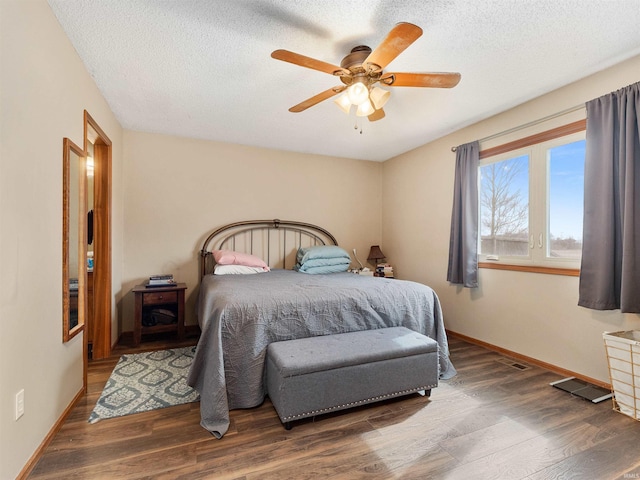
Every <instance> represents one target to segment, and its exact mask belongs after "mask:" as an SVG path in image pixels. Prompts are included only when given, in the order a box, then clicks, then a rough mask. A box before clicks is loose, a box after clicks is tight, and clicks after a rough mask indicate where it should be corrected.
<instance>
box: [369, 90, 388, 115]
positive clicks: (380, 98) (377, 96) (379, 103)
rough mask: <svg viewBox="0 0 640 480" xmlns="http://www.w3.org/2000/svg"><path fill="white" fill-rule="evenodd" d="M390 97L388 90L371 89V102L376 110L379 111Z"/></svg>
mask: <svg viewBox="0 0 640 480" xmlns="http://www.w3.org/2000/svg"><path fill="white" fill-rule="evenodd" d="M390 96H391V92H390V91H389V90H383V89H382V88H380V87H373V89H372V90H371V101H372V102H373V105H374V106H375V107H376V110H380V109H381V108H382V107H384V104H385V103H387V100H389V97H390Z"/></svg>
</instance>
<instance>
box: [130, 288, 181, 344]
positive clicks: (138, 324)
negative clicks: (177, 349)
mask: <svg viewBox="0 0 640 480" xmlns="http://www.w3.org/2000/svg"><path fill="white" fill-rule="evenodd" d="M186 289H187V285H186V284H184V283H174V284H170V285H166V286H165V285H163V286H155V287H153V288H149V287H148V285H137V286H136V287H135V288H134V289H133V294H134V295H135V305H136V307H135V317H134V319H133V322H134V325H133V343H134V345H136V346H137V345H139V344H140V340H141V338H142V335H146V334H149V333H160V332H177V334H178V339H180V340H182V339H183V338H184V292H185V290H186Z"/></svg>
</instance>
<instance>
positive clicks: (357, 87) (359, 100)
mask: <svg viewBox="0 0 640 480" xmlns="http://www.w3.org/2000/svg"><path fill="white" fill-rule="evenodd" d="M347 96H348V97H349V101H350V102H351V103H352V104H354V105H362V104H363V103H364V102H366V101H367V100H369V89H368V88H367V86H366V85H365V84H364V83H363V82H362V81H358V80H356V82H355V83H353V84H351V85H350V86H349V88H347Z"/></svg>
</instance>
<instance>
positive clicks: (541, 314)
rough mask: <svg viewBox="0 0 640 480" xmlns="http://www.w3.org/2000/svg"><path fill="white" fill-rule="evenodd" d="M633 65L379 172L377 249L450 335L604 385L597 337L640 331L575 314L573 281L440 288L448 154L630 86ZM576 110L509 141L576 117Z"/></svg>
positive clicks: (623, 321) (605, 315)
mask: <svg viewBox="0 0 640 480" xmlns="http://www.w3.org/2000/svg"><path fill="white" fill-rule="evenodd" d="M639 71H640V57H635V58H633V59H631V60H629V61H627V62H624V63H622V64H620V65H617V66H615V67H613V68H610V69H608V70H605V71H602V72H600V73H598V74H596V75H593V76H591V77H589V78H586V79H584V80H582V81H579V82H577V83H575V84H572V85H568V86H566V87H564V88H561V89H559V90H556V91H554V92H552V93H550V94H548V95H545V96H543V97H540V98H538V99H535V100H533V101H531V102H528V103H526V104H524V105H522V106H519V107H517V108H514V109H513V110H510V111H508V112H505V113H503V114H501V115H498V116H495V117H493V118H490V119H487V120H485V121H482V122H479V123H477V124H474V125H472V126H470V127H467V128H465V129H462V130H460V131H458V132H455V133H454V134H451V135H449V136H447V137H445V138H442V139H439V140H437V141H434V142H432V143H429V144H427V145H424V146H422V147H420V148H417V149H415V150H413V151H411V152H408V153H406V154H404V155H401V156H399V157H397V158H395V159H392V160H389V161H387V162H385V163H384V164H383V178H384V182H385V189H384V192H383V217H382V219H383V223H382V225H383V226H384V228H383V248H384V252H385V253H386V254H387V255H389V260H390V261H391V262H392V263H394V264H395V268H396V270H397V274H398V275H399V276H400V277H402V278H407V279H412V280H417V281H420V282H424V283H426V284H428V285H431V286H432V287H433V288H434V289H435V290H436V292H437V293H438V295H439V297H440V300H441V302H442V306H443V311H444V315H445V323H446V326H447V328H448V329H450V330H452V331H455V332H458V333H461V334H464V335H468V336H470V337H473V338H476V339H479V340H482V341H484V342H488V343H490V344H493V345H497V346H499V347H502V348H505V349H508V350H511V351H514V352H517V353H520V354H522V355H527V356H529V357H533V358H535V359H538V360H541V361H543V362H547V363H550V364H553V365H557V366H559V367H562V368H565V369H568V370H571V371H574V372H577V373H580V374H582V375H586V376H588V377H591V378H595V379H598V380H601V381H607V382H608V371H607V363H606V356H605V352H604V348H603V341H602V332H604V331H612V330H627V329H637V328H640V315H629V314H627V315H624V314H620V312H619V311H612V312H596V311H592V310H587V309H584V308H580V307H578V306H577V301H578V278H576V277H564V276H555V275H542V274H532V273H519V272H510V271H498V270H486V269H481V270H480V273H479V283H480V286H479V288H477V289H463V288H458V287H456V286H451V285H449V284H448V283H447V281H446V275H447V260H448V249H449V229H450V219H451V206H452V195H453V174H454V168H455V154H454V153H452V152H451V147H452V146H455V145H460V144H463V143H466V142H470V141H473V140H476V139H480V138H483V137H487V136H490V135H493V134H495V133H498V132H502V131H505V130H508V129H509V128H512V127H515V126H519V125H523V124H526V123H528V122H531V121H534V120H537V119H540V118H543V117H546V116H548V115H552V114H554V113H556V112H560V111H563V110H565V109H569V108H571V107H574V106H576V105H580V104H583V103H584V102H585V101H588V100H591V99H593V98H596V97H599V96H601V95H604V94H606V93H609V92H611V91H614V90H617V89H619V88H621V87H624V86H626V85H629V84H631V83H634V82H636V81H638V72H639ZM584 115H585V114H584V110H581V111H579V112H576V113H573V114H571V115H568V116H566V117H565V118H563V119H556V120H553V121H550V122H546V123H545V124H543V125H539V126H537V127H535V128H534V129H530V130H528V131H526V132H525V131H521V132H519V133H518V134H513V135H510V136H508V137H507V136H504V137H501V138H500V139H496V140H493V141H491V142H485V143H483V144H482V145H481V146H482V147H483V148H487V147H491V146H494V145H496V144H500V143H504V142H506V141H508V140H511V139H513V138H514V137H515V136H517V135H522V136H524V135H527V134H531V133H534V131H535V130H537V131H540V130H546V129H548V128H552V127H553V126H557V125H559V124H563V123H568V122H570V121H574V120H576V119H577V118H584Z"/></svg>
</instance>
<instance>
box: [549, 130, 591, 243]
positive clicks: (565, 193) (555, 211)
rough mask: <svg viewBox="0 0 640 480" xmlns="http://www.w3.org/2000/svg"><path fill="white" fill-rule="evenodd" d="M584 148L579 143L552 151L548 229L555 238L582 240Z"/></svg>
mask: <svg viewBox="0 0 640 480" xmlns="http://www.w3.org/2000/svg"><path fill="white" fill-rule="evenodd" d="M585 146H586V142H585V141H584V140H580V141H578V142H573V143H568V144H566V145H561V146H559V147H555V148H552V149H551V151H550V157H551V158H550V160H551V161H550V162H549V178H550V185H549V200H550V205H551V212H550V213H551V215H550V219H549V225H550V230H551V233H552V234H553V235H555V236H559V237H567V236H571V237H573V238H575V239H576V240H582V214H583V210H584V209H583V200H584V194H583V192H584V155H585Z"/></svg>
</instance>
